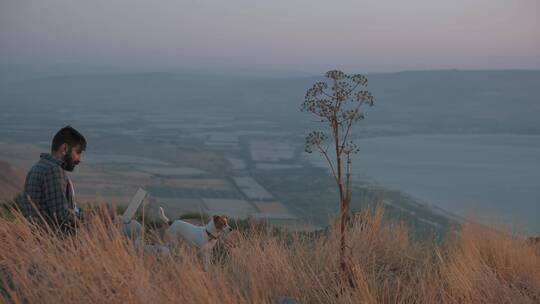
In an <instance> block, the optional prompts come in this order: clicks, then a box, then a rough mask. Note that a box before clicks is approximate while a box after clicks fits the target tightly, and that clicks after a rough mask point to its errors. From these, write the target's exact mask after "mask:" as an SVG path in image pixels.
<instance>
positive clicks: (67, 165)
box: [62, 148, 79, 172]
mask: <svg viewBox="0 0 540 304" xmlns="http://www.w3.org/2000/svg"><path fill="white" fill-rule="evenodd" d="M62 161H64V163H63V164H62V169H64V170H66V171H69V172H72V171H73V169H75V166H77V165H78V164H79V162H75V161H73V158H71V148H69V150H68V152H67V153H66V155H64V157H62Z"/></svg>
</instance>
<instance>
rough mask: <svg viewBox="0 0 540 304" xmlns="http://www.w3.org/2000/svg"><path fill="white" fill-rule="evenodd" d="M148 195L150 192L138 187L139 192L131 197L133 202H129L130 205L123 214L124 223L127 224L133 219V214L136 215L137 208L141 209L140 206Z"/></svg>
mask: <svg viewBox="0 0 540 304" xmlns="http://www.w3.org/2000/svg"><path fill="white" fill-rule="evenodd" d="M147 196H148V193H147V192H146V191H145V190H144V189H142V188H139V189H137V192H136V193H135V195H134V196H133V197H132V198H131V202H129V205H128V207H127V209H126V211H124V214H122V222H123V223H124V224H127V223H129V222H130V221H131V219H132V218H133V216H135V212H137V209H139V207H140V206H141V204H142V203H143V201H144V199H145V198H146V197H147Z"/></svg>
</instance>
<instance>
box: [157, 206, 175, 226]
mask: <svg viewBox="0 0 540 304" xmlns="http://www.w3.org/2000/svg"><path fill="white" fill-rule="evenodd" d="M159 218H160V219H162V220H163V221H164V222H165V223H167V224H169V225H170V224H172V221H171V220H169V218H168V217H166V216H165V211H163V208H162V207H159Z"/></svg>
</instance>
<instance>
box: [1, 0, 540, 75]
mask: <svg viewBox="0 0 540 304" xmlns="http://www.w3.org/2000/svg"><path fill="white" fill-rule="evenodd" d="M10 63H14V64H32V65H41V64H43V65H55V64H89V65H113V66H137V67H170V68H206V69H208V68H212V67H216V68H219V69H227V68H240V69H241V68H247V69H274V70H275V69H277V70H279V69H293V70H302V71H320V70H326V69H329V68H341V69H344V70H347V71H355V72H357V71H358V72H376V71H397V70H405V69H407V70H413V69H442V68H459V69H496V68H526V69H540V1H539V0H452V1H449V0H409V1H401V0H399V1H398V0H396V1H385V0H363V1H361V0H355V1H354V0H351V1H339V0H335V1H330V0H326V1H319V0H216V1H210V0H187V1H183V0H153V1H152V0H0V64H10Z"/></svg>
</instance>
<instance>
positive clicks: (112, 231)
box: [0, 209, 540, 303]
mask: <svg viewBox="0 0 540 304" xmlns="http://www.w3.org/2000/svg"><path fill="white" fill-rule="evenodd" d="M382 215H383V211H382V209H374V210H365V211H363V212H362V213H360V214H357V215H356V216H355V217H354V220H353V224H352V226H351V227H350V229H349V230H348V232H347V233H348V234H349V240H350V241H351V244H352V250H351V251H352V254H351V257H350V259H351V265H352V267H353V273H354V276H355V280H356V284H357V288H356V289H354V290H351V289H349V288H348V287H347V285H344V284H342V283H341V280H339V273H338V269H339V267H338V260H337V256H336V250H335V249H336V248H338V247H337V245H338V244H337V242H338V239H337V237H336V235H335V232H333V231H330V232H329V233H328V234H326V235H322V236H320V237H318V238H313V237H309V238H308V237H306V236H305V235H300V234H293V235H291V234H280V233H278V234H276V233H275V232H271V231H269V230H265V229H255V228H252V229H248V230H246V231H242V232H237V233H236V234H235V236H233V237H232V238H231V239H230V240H229V242H228V243H227V245H225V246H223V247H222V250H221V251H219V252H218V254H217V255H216V256H217V257H216V260H215V261H214V263H213V265H212V266H211V268H210V270H209V271H208V272H207V273H205V272H203V271H202V267H201V265H200V262H199V259H198V258H197V256H196V254H195V253H194V252H193V250H189V248H184V247H181V248H178V249H177V250H176V251H175V253H174V254H173V255H171V256H164V255H157V254H152V253H145V252H142V251H140V250H137V249H136V248H135V247H134V245H133V243H132V242H131V241H130V240H127V239H126V238H125V237H124V236H122V234H121V233H120V231H119V230H118V229H117V228H115V226H114V225H113V224H112V222H111V220H110V218H108V217H107V216H94V217H92V219H91V220H90V221H89V223H88V224H87V225H86V226H85V227H83V228H82V229H80V230H79V231H78V234H77V235H76V236H74V237H60V236H58V235H54V234H51V233H49V232H47V231H46V230H36V229H31V228H30V227H29V225H28V223H27V222H26V221H25V220H24V218H21V217H20V216H16V217H15V218H14V219H13V218H12V219H6V218H0V238H1V239H0V263H1V265H0V266H1V269H0V271H1V272H0V274H1V276H0V279H1V282H0V284H1V287H2V289H3V290H1V291H0V296H1V297H2V298H3V300H4V301H5V302H8V303H9V302H13V303H58V302H61V303H85V302H86V303H271V302H272V299H276V298H278V297H282V296H288V297H294V298H296V299H298V300H300V301H301V302H303V303H539V302H540V252H539V249H538V248H537V247H535V246H536V245H531V244H527V242H526V241H525V240H524V239H522V238H519V237H516V236H512V235H507V234H504V233H500V232H495V231H493V230H489V229H487V228H484V227H480V226H475V225H473V224H468V225H467V226H465V227H463V228H462V229H461V230H460V231H459V232H456V233H453V234H452V237H451V238H450V239H449V240H447V241H446V243H444V244H435V243H429V242H421V243H420V242H412V241H411V240H410V238H409V234H408V231H407V229H406V227H405V226H404V225H402V224H399V223H391V222H390V223H388V222H387V221H385V222H384V223H383V220H382V219H383V216H382ZM2 298H0V300H2Z"/></svg>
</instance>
